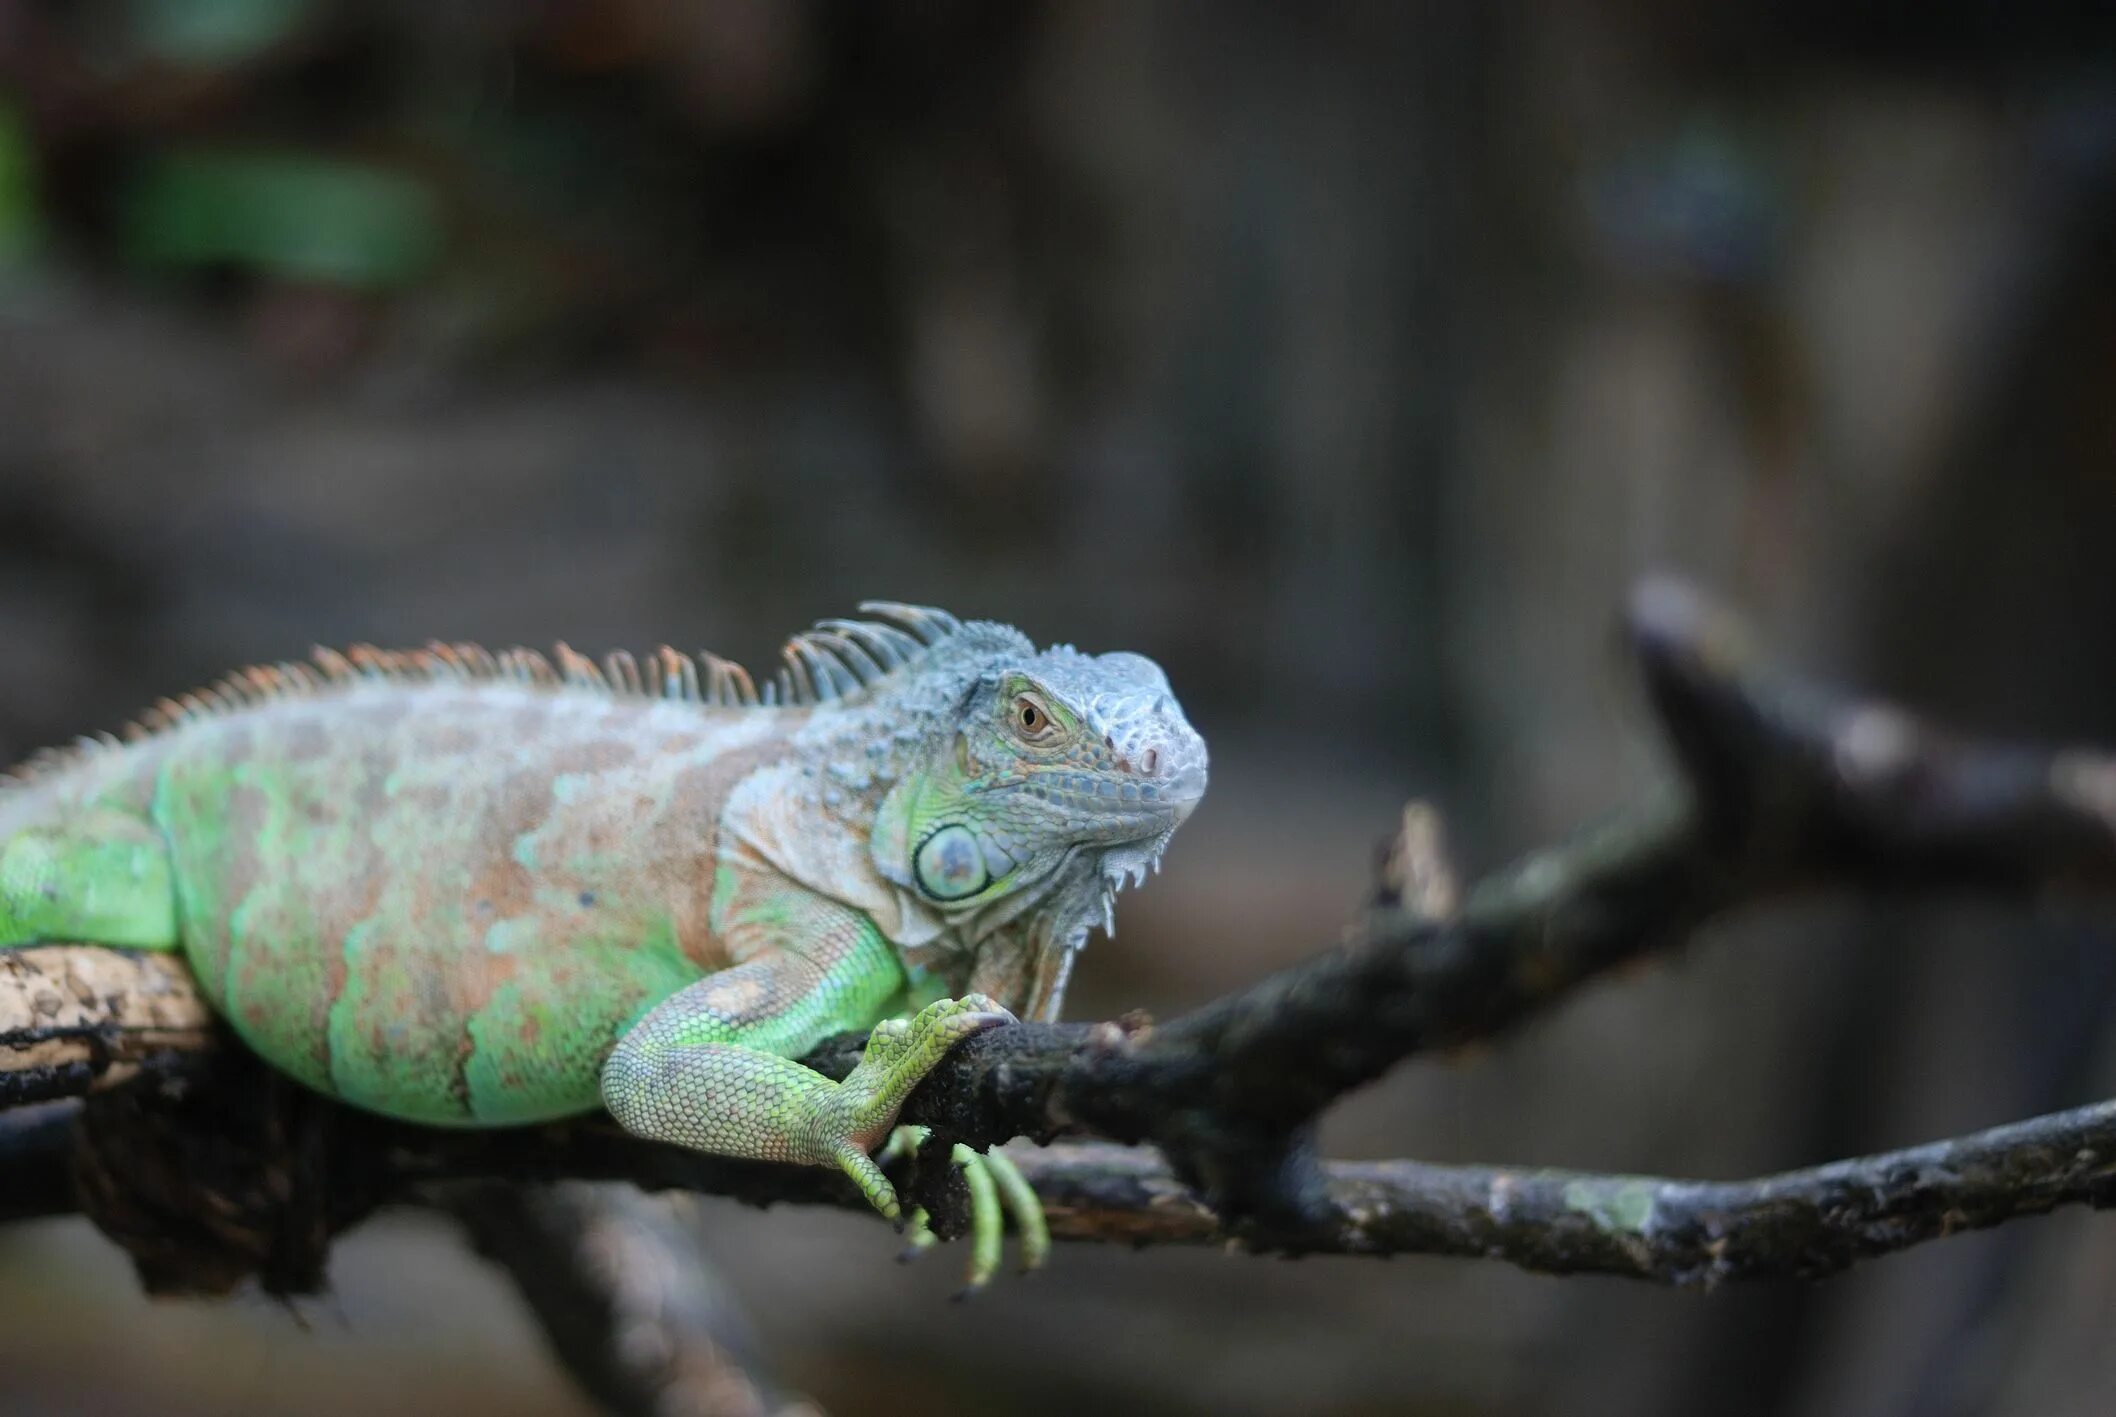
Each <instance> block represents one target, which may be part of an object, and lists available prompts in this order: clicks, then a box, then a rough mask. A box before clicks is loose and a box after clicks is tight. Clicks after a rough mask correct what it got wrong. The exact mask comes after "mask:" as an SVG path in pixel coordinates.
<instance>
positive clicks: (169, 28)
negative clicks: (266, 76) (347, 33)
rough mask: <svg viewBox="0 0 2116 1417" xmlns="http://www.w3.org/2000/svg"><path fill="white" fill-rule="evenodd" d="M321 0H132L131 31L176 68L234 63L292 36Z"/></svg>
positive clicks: (142, 45) (128, 8)
mask: <svg viewBox="0 0 2116 1417" xmlns="http://www.w3.org/2000/svg"><path fill="white" fill-rule="evenodd" d="M315 8H316V5H315V0H131V3H129V4H128V5H127V6H126V7H125V9H126V20H127V22H128V23H127V29H128V31H129V33H130V36H131V38H132V40H133V41H134V42H135V43H137V44H138V45H139V47H140V48H141V50H142V51H143V52H145V53H147V54H149V55H152V56H153V57H154V58H156V59H161V60H165V61H168V62H170V63H174V64H195V65H202V66H211V65H221V64H233V63H238V62H240V61H242V60H244V59H247V58H249V57H250V56H252V55H254V54H258V53H261V52H262V51H264V50H266V49H269V48H271V47H272V46H273V45H275V44H278V43H279V42H281V41H282V40H284V39H287V38H288V37H289V36H291V35H292V34H293V33H294V32H295V30H297V29H298V28H299V27H300V26H301V24H302V22H303V21H305V20H306V19H308V18H309V16H310V14H311V13H312V12H313V11H314V10H315Z"/></svg>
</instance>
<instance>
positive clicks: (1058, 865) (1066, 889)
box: [873, 625, 1206, 947]
mask: <svg viewBox="0 0 2116 1417" xmlns="http://www.w3.org/2000/svg"><path fill="white" fill-rule="evenodd" d="M940 657H941V658H943V659H945V660H949V661H953V667H955V668H956V669H957V670H958V671H959V672H958V674H957V675H955V676H954V683H955V685H956V686H957V689H956V692H955V694H954V695H952V696H951V699H950V701H949V702H948V703H947V704H946V705H945V706H942V705H936V706H935V707H936V708H937V709H938V710H939V712H938V713H937V714H936V716H935V719H929V720H928V722H929V723H933V724H934V726H935V727H936V728H937V729H938V730H939V731H936V732H929V733H928V734H926V735H925V741H924V742H923V743H922V744H921V745H920V750H919V752H918V754H917V757H916V758H915V760H914V761H913V762H912V763H911V764H908V765H907V769H906V771H905V772H904V773H903V775H902V777H901V779H900V780H899V781H898V782H897V784H896V785H895V787H894V789H893V790H892V791H891V792H890V793H889V794H888V797H887V798H886V799H885V800H884V801H883V803H882V806H881V812H880V816H879V819H878V820H877V822H876V827H875V831H874V834H873V850H874V858H875V865H876V867H877V868H878V869H879V870H880V871H881V873H882V874H883V876H885V877H886V878H888V879H889V880H892V881H894V882H896V883H897V884H898V885H899V886H902V887H905V888H907V889H909V890H910V891H912V892H914V893H916V895H917V896H918V898H919V899H921V900H922V901H924V902H925V903H926V904H927V905H929V906H930V907H932V908H933V909H934V910H936V911H938V912H940V913H941V914H942V915H943V916H944V917H947V918H949V919H951V920H953V921H955V922H957V923H958V925H961V926H966V927H967V933H968V934H969V936H970V937H971V938H972V939H976V938H981V937H983V936H984V935H986V934H988V933H989V932H990V931H991V930H993V929H995V928H997V927H998V926H999V925H1001V924H1004V923H1006V922H1007V921H1009V920H1013V919H1016V918H1017V917H1019V916H1021V915H1022V914H1023V913H1024V912H1027V911H1029V910H1031V909H1034V908H1038V907H1046V908H1047V909H1048V910H1049V911H1051V912H1055V914H1056V915H1058V916H1063V917H1064V918H1062V919H1059V918H1052V919H1049V920H1047V921H1045V922H1043V923H1044V924H1045V925H1047V926H1048V929H1047V930H1045V931H1041V932H1039V933H1043V934H1045V935H1046V937H1047V938H1053V939H1055V940H1057V941H1059V942H1061V943H1062V944H1064V945H1066V946H1068V947H1070V946H1076V945H1077V944H1078V943H1079V942H1080V941H1081V940H1083V939H1084V938H1085V937H1086V934H1087V931H1088V928H1089V926H1090V925H1092V924H1097V923H1102V924H1106V923H1108V921H1109V918H1110V913H1111V903H1112V900H1113V898H1114V896H1115V894H1116V892H1117V891H1118V890H1119V889H1121V888H1122V887H1123V886H1124V885H1125V884H1126V883H1128V882H1130V881H1134V880H1144V879H1145V876H1146V873H1147V871H1148V869H1149V868H1152V867H1155V866H1158V864H1159V862H1160V858H1161V853H1162V851H1163V850H1164V849H1165V848H1166V847H1167V845H1168V841H1169V838H1170V837H1172V836H1173V835H1174V834H1175V830H1176V828H1177V827H1179V826H1181V825H1182V824H1183V822H1184V820H1185V819H1186V818H1187V817H1189V815H1190V813H1191V812H1192V810H1193V809H1195V808H1196V806H1197V804H1198V801H1199V799H1200V798H1202V797H1203V796H1204V794H1205V778H1206V754H1205V740H1204V739H1202V738H1200V737H1199V736H1198V734H1197V731H1196V730H1195V729H1193V728H1192V727H1191V726H1190V724H1189V722H1188V720H1186V719H1185V718H1184V717H1183V710H1182V708H1181V707H1180V706H1179V705H1178V704H1177V703H1176V700H1175V695H1174V694H1173V693H1172V692H1170V690H1169V687H1168V678H1167V676H1166V675H1165V674H1163V673H1162V672H1161V669H1160V666H1158V665H1156V664H1155V663H1154V662H1153V661H1152V660H1150V659H1147V658H1145V657H1144V656H1142V655H1137V654H1100V655H1089V654H1082V653H1080V652H1079V651H1077V650H1075V649H1073V648H1071V647H1070V646H1058V647H1055V648H1052V649H1048V650H1044V651H1041V652H1037V651H1036V650H1035V648H1034V646H1032V645H1031V644H1030V643H1029V642H1028V641H1027V640H1025V639H1023V638H1022V637H1021V636H1020V635H1019V634H1017V633H1016V632H1014V631H1012V630H1005V629H1003V628H1002V627H999V626H982V625H970V626H965V627H964V628H963V630H962V631H961V632H959V634H958V635H957V636H955V637H954V641H953V643H952V644H950V645H949V646H947V647H946V650H945V651H943V653H942V655H941V656H940ZM937 667H938V666H936V668H937ZM936 719H937V722H936Z"/></svg>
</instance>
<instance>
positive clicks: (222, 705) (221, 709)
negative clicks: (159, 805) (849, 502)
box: [0, 600, 963, 785]
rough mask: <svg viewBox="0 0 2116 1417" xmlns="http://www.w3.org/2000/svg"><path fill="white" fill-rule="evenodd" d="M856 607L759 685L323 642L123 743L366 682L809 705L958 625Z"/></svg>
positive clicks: (637, 669)
mask: <svg viewBox="0 0 2116 1417" xmlns="http://www.w3.org/2000/svg"><path fill="white" fill-rule="evenodd" d="M860 611H861V613H862V614H864V615H868V616H871V617H874V618H871V619H865V620H824V621H821V622H820V623H818V624H817V625H816V626H815V628H814V629H811V630H806V631H803V632H802V633H800V634H797V635H795V636H793V637H792V638H791V639H789V640H787V642H786V644H785V645H784V647H782V648H781V649H780V651H779V657H780V659H781V661H782V664H781V666H780V668H779V669H778V671H777V672H776V673H774V674H773V675H772V676H771V677H770V678H769V679H767V680H765V681H764V682H763V684H761V685H759V684H758V683H757V682H756V681H755V680H754V679H752V678H751V677H750V674H749V671H748V670H746V669H744V668H743V667H742V666H741V665H739V664H736V663H735V662H733V661H732V660H728V659H723V658H721V657H720V656H719V655H717V654H713V653H711V652H709V651H703V650H701V651H699V652H698V653H697V654H695V655H691V654H685V653H683V652H682V651H681V650H676V649H672V648H670V647H668V646H667V645H664V646H662V647H661V648H660V649H658V650H656V651H654V652H653V653H652V654H650V655H648V656H647V657H646V659H645V660H644V661H641V660H639V659H636V658H634V657H633V656H632V655H631V654H630V653H629V652H628V651H625V650H616V651H613V652H612V653H610V654H608V655H606V656H604V658H603V660H602V662H601V663H600V664H598V663H597V662H596V661H594V660H592V659H590V658H589V657H588V656H586V655H584V654H581V653H580V652H578V651H577V650H575V649H573V648H572V647H571V646H569V645H566V644H564V643H561V644H559V645H558V646H557V647H556V648H555V650H554V652H553V654H552V655H551V656H550V657H548V658H547V657H546V656H544V655H543V654H540V653H539V652H537V651H536V650H533V649H522V648H514V649H505V650H501V651H499V652H498V653H494V652H493V651H491V650H488V649H485V648H484V647H482V646H480V645H475V644H446V643H442V642H440V641H435V642H434V643H432V644H429V645H427V646H426V647H425V648H424V649H415V650H385V649H378V648H376V647H375V646H373V645H369V644H358V645H353V646H352V647H350V648H348V649H346V650H343V651H339V650H334V649H328V648H325V647H322V646H318V647H317V648H316V649H315V650H313V651H312V652H311V654H312V662H311V663H307V664H302V663H297V662H292V661H284V662H281V663H278V664H265V665H252V666H250V667H249V668H245V669H239V670H236V671H235V672H234V673H232V674H229V675H227V676H226V677H225V678H222V679H221V680H219V681H218V682H216V683H214V684H211V685H208V686H207V687H205V688H203V689H197V690H194V691H193V692H191V693H188V694H182V695H179V696H177V697H174V698H166V699H160V700H158V701H156V702H155V703H154V704H153V705H152V706H151V707H149V708H148V709H147V710H146V711H145V712H144V713H142V714H141V715H140V716H139V717H138V718H137V719H136V720H134V721H133V722H132V723H130V724H128V725H126V727H125V729H124V731H123V738H124V740H125V741H128V742H137V741H139V740H141V739H144V738H152V737H155V736H157V735H160V734H164V733H169V732H173V731H175V730H176V729H178V728H181V727H182V726H183V725H185V724H187V723H191V722H193V721H196V720H198V719H202V718H214V717H219V716H221V715H225V714H230V713H235V712H237V711H239V710H241V709H245V708H251V707H255V706H257V705H259V704H264V703H268V702H271V701H273V700H277V699H283V698H294V697H304V696H308V695H312V694H317V693H321V692H323V691H325V690H329V689H333V688H347V687H353V686H357V685H360V684H367V683H392V684H433V683H515V684H522V685H526V686H532V687H537V688H548V689H564V688H575V689H585V690H589V691H591V692H595V693H602V694H608V695H611V696H613V697H621V698H647V699H669V700H675V701H678V702H683V703H694V704H705V705H709V706H713V707H719V708H772V707H782V706H788V707H806V706H811V705H815V704H821V703H829V702H833V701H836V700H840V699H850V698H854V697H856V696H858V695H860V694H862V693H865V692H866V691H867V690H868V689H870V688H871V687H873V686H874V685H877V684H879V683H881V682H882V681H884V680H886V679H887V678H889V677H890V676H891V675H893V674H895V673H896V672H897V671H898V670H900V669H903V668H905V667H906V666H907V665H910V664H913V663H915V662H916V661H918V660H920V659H922V658H923V657H924V656H925V655H926V653H927V652H928V651H930V650H932V649H934V648H935V647H937V646H939V645H941V644H944V643H945V642H946V641H947V640H948V639H950V638H951V637H952V636H954V635H955V634H957V633H958V632H960V631H961V630H962V628H963V624H962V622H961V621H960V620H958V619H956V618H955V617H954V616H953V615H950V614H949V613H948V612H947V611H945V610H936V609H933V608H931V607H927V606H919V605H905V604H901V603H899V602H897V601H891V600H868V601H862V602H861V603H860ZM118 742H119V739H118V738H117V737H115V736H113V735H111V734H107V733H106V734H102V735H99V736H96V737H85V738H81V739H79V740H77V742H76V743H75V744H74V745H73V746H72V747H70V748H56V749H45V750H44V751H42V752H40V753H38V754H36V755H35V756H34V757H32V758H30V759H29V760H28V761H26V762H24V763H22V764H20V765H19V766H17V767H16V768H14V769H13V770H12V772H10V773H8V774H6V775H5V776H4V777H0V785H5V782H6V780H7V779H9V778H11V779H13V780H15V781H18V782H21V781H28V780H30V779H33V778H37V777H42V776H44V775H45V774H46V773H48V772H51V771H54V770H57V769H60V768H63V767H66V766H67V765H69V764H71V763H73V762H75V761H77V760H78V759H79V758H81V757H83V756H85V755H86V754H88V753H91V752H95V751H99V750H101V749H103V748H106V747H115V746H117V744H118Z"/></svg>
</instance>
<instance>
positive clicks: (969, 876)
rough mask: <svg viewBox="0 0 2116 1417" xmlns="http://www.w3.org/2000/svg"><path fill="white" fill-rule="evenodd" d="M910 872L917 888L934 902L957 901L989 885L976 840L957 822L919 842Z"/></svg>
mask: <svg viewBox="0 0 2116 1417" xmlns="http://www.w3.org/2000/svg"><path fill="white" fill-rule="evenodd" d="M911 869H912V874H913V875H914V876H915V877H916V878H917V880H918V888H919V889H920V890H922V891H924V892H925V893H926V894H927V895H929V896H931V897H932V898H933V899H935V900H961V899H963V898H964V897H965V896H973V895H976V894H977V893H978V892H979V891H981V890H983V889H984V888H985V887H986V886H988V885H990V884H991V883H992V872H991V869H990V868H989V867H988V866H987V865H986V864H985V854H984V852H983V851H981V850H979V849H978V845H977V838H976V837H975V836H974V835H972V834H971V831H970V829H969V828H968V827H966V826H963V825H961V824H959V823H958V824H956V825H953V826H945V827H942V828H941V829H940V830H939V831H937V832H935V833H933V835H931V836H929V837H927V838H926V839H925V840H924V841H923V842H921V843H920V844H919V848H918V854H917V855H916V856H914V857H913V858H912V860H911Z"/></svg>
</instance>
